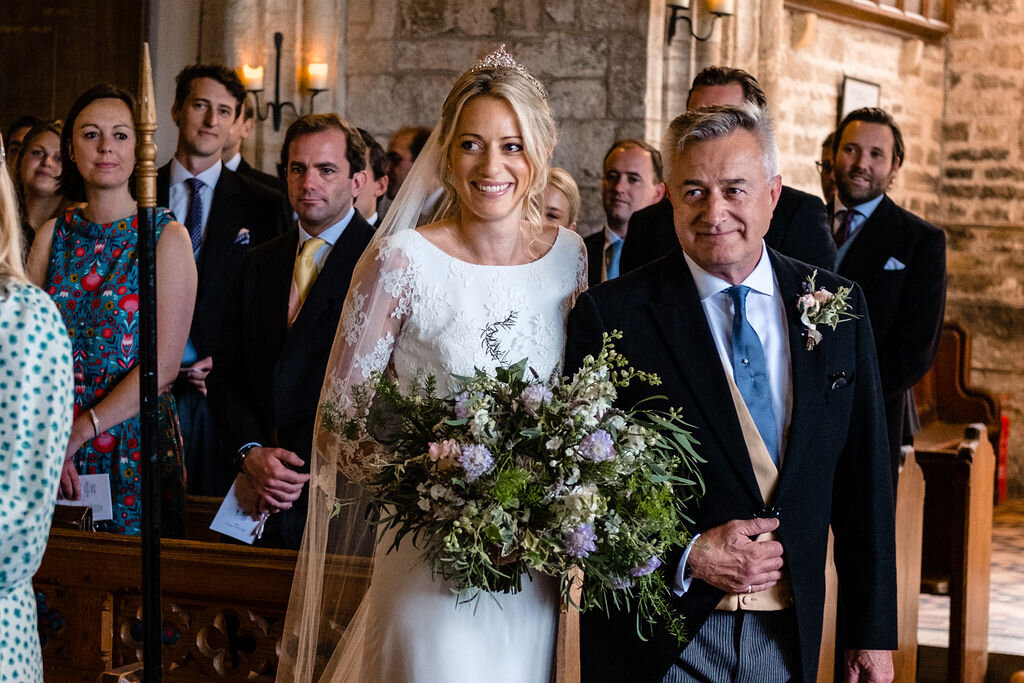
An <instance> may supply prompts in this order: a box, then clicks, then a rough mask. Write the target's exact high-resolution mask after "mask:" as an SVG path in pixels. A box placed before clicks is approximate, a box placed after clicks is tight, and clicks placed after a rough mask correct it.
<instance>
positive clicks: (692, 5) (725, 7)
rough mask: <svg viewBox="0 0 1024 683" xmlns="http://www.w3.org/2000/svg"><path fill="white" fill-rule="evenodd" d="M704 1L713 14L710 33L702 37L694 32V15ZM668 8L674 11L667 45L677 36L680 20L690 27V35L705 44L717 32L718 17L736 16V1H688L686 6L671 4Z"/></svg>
mask: <svg viewBox="0 0 1024 683" xmlns="http://www.w3.org/2000/svg"><path fill="white" fill-rule="evenodd" d="M702 1H703V2H704V3H705V7H706V8H707V11H708V13H709V14H711V23H710V24H709V25H708V32H707V33H706V34H705V35H703V36H700V35H697V33H696V32H695V31H694V17H693V15H694V12H695V11H696V4H697V3H698V2H702ZM666 7H668V8H669V9H670V10H672V15H671V16H670V17H669V20H668V37H667V39H666V41H665V42H666V43H667V44H669V45H671V44H672V38H674V37H675V35H676V22H677V21H679V20H680V19H682V20H684V21H685V22H686V23H687V24H688V25H689V28H690V35H691V36H693V37H694V38H695V39H697V40H699V41H702V42H703V41H705V40H707V39H708V38H710V37H711V34H712V33H714V32H715V20H716V19H718V17H730V16H732V15H733V14H735V12H736V0H687V2H686V4H685V5H673V4H671V3H670V4H668V5H666ZM683 12H688V14H683Z"/></svg>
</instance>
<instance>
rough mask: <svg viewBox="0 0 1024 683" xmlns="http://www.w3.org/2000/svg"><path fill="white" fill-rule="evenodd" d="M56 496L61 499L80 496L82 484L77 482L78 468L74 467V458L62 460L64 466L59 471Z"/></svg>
mask: <svg viewBox="0 0 1024 683" xmlns="http://www.w3.org/2000/svg"><path fill="white" fill-rule="evenodd" d="M57 497H58V498H60V499H62V500H78V499H79V498H81V497H82V486H81V484H79V482H78V470H76V469H75V459H74V458H68V459H66V460H65V461H64V467H63V468H62V469H61V471H60V488H58V489H57Z"/></svg>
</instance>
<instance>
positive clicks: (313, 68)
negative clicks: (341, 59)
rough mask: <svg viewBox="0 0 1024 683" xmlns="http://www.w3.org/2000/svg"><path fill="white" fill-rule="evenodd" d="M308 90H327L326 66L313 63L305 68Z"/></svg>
mask: <svg viewBox="0 0 1024 683" xmlns="http://www.w3.org/2000/svg"><path fill="white" fill-rule="evenodd" d="M307 71H308V73H309V89H310V90H326V89H327V65H326V64H320V63H316V62H314V63H313V64H310V65H309V67H308V68H307Z"/></svg>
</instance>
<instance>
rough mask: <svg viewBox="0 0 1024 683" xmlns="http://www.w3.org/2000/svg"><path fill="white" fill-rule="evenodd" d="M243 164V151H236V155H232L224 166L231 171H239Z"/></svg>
mask: <svg viewBox="0 0 1024 683" xmlns="http://www.w3.org/2000/svg"><path fill="white" fill-rule="evenodd" d="M241 165H242V153H241V152H235V156H233V157H231V158H230V159H228V160H227V161H225V162H224V166H226V167H227V169H228V170H229V171H237V170H238V167H239V166H241Z"/></svg>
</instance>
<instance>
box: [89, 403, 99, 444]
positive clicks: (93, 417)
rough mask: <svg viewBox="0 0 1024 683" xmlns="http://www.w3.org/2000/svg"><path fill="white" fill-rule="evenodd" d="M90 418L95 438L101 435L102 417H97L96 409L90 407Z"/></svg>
mask: <svg viewBox="0 0 1024 683" xmlns="http://www.w3.org/2000/svg"><path fill="white" fill-rule="evenodd" d="M89 419H90V420H92V435H93V438H95V437H97V436H99V435H100V419H99V418H98V417H96V411H95V410H93V409H92V408H89Z"/></svg>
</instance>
